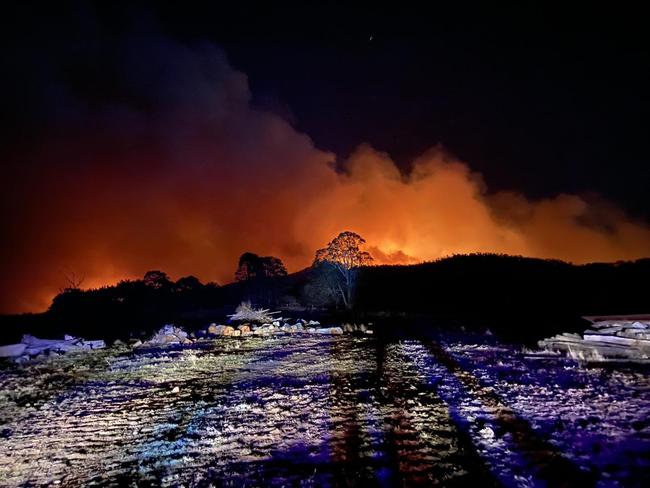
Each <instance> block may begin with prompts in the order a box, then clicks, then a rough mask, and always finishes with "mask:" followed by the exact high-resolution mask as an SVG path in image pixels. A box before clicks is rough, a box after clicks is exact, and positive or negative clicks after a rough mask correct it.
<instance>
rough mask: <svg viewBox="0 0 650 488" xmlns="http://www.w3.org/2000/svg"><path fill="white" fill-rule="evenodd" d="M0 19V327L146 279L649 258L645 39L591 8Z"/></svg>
mask: <svg viewBox="0 0 650 488" xmlns="http://www.w3.org/2000/svg"><path fill="white" fill-rule="evenodd" d="M492 3H494V2H490V5H487V4H486V5H484V6H482V7H480V8H478V7H476V6H475V5H474V4H473V3H470V2H467V3H465V2H449V4H453V5H451V6H450V5H449V4H448V3H431V5H429V6H428V7H427V8H426V9H424V8H422V6H421V5H420V3H412V4H411V3H405V2H400V3H397V4H395V3H394V4H392V5H390V6H388V7H380V6H378V4H379V2H375V4H374V5H371V6H366V7H354V8H351V7H349V6H347V5H345V4H340V5H339V4H336V3H333V2H321V3H320V4H319V5H317V6H314V5H308V4H307V3H306V2H304V5H302V6H295V5H291V6H280V5H279V4H278V3H276V2H264V3H262V2H260V3H250V2H245V1H239V2H236V3H235V4H227V3H224V2H204V3H194V2H169V3H164V2H160V1H150V2H27V1H25V2H16V3H15V4H10V5H3V7H2V12H1V15H0V18H2V23H3V25H2V29H0V35H1V36H2V49H1V53H0V54H1V59H0V62H1V66H2V71H1V72H2V76H1V77H0V96H1V97H2V105H1V110H0V123H2V126H3V130H2V131H1V132H0V210H1V212H0V228H1V229H2V239H0V269H2V270H3V273H4V277H5V279H4V282H3V283H1V284H0V312H2V311H17V310H19V311H24V310H39V309H43V308H44V307H46V306H47V304H48V303H49V301H50V300H51V297H52V296H53V295H54V294H55V293H56V291H57V290H58V289H59V288H61V286H64V285H65V281H64V278H63V276H64V275H65V274H67V273H69V272H74V273H75V274H76V275H85V276H86V277H87V280H86V282H85V285H86V286H90V287H96V286H101V285H105V284H108V283H113V282H115V281H117V280H119V279H124V278H134V277H141V276H142V275H143V274H144V272H145V271H147V270H149V269H162V270H164V271H166V272H168V273H170V275H172V277H173V278H174V279H176V278H178V277H180V276H183V275H187V274H194V275H196V276H198V277H199V278H201V279H202V280H204V281H207V280H217V281H219V282H222V283H223V282H227V281H229V280H231V279H232V273H233V272H234V268H235V267H236V263H237V258H238V256H239V255H240V254H241V253H242V252H244V251H251V252H255V253H257V254H260V255H273V256H278V257H280V258H281V259H283V260H284V262H285V263H286V264H287V267H288V269H289V270H290V271H295V270H298V269H301V268H302V267H305V266H308V265H309V264H310V263H311V262H312V260H313V255H314V254H313V253H314V251H315V250H316V249H318V248H319V247H322V246H323V245H324V244H326V243H327V242H328V240H330V239H331V238H332V237H334V236H335V235H336V234H337V233H338V232H340V231H342V230H354V231H356V232H359V233H360V234H362V235H363V236H364V237H366V239H367V240H368V242H369V245H370V246H372V249H371V251H372V253H373V255H374V256H375V258H376V260H377V262H382V263H391V262H418V261H422V260H432V259H437V258H439V257H442V256H446V255H449V254H453V253H468V252H501V253H508V254H522V255H528V256H537V257H541V258H555V259H564V260H569V261H573V262H593V261H616V260H621V259H637V258H640V257H645V256H650V198H648V188H650V170H649V169H648V168H649V164H648V163H649V161H648V159H649V158H648V153H647V135H648V132H649V131H648V123H647V120H648V115H649V113H650V104H649V100H648V93H647V87H648V86H650V73H649V59H648V49H649V46H650V43H649V42H648V41H649V39H648V36H649V34H648V32H649V30H648V29H647V28H646V25H645V23H644V22H645V18H646V17H645V16H644V15H643V14H642V12H641V11H640V10H634V9H631V8H626V7H623V6H619V5H614V4H608V5H607V6H606V7H599V6H595V5H594V4H593V3H591V2H590V3H586V2H585V3H579V2H578V3H577V2H570V3H571V10H567V9H566V7H565V6H563V5H560V6H559V7H558V8H556V7H547V6H545V5H547V4H546V2H544V3H542V2H540V3H534V2H524V1H518V2H500V3H499V6H496V7H495V6H494V5H492Z"/></svg>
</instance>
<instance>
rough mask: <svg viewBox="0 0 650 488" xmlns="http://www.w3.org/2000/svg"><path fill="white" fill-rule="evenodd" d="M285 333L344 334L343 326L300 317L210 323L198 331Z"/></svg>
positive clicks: (211, 335)
mask: <svg viewBox="0 0 650 488" xmlns="http://www.w3.org/2000/svg"><path fill="white" fill-rule="evenodd" d="M284 334H330V335H339V334H343V329H342V328H341V327H322V326H321V324H320V322H318V321H316V320H310V321H306V320H303V319H298V320H297V321H296V322H295V323H290V322H289V321H288V320H285V319H283V318H282V317H279V318H277V319H276V320H273V321H271V322H268V323H262V324H258V323H254V322H252V323H251V322H242V323H239V324H236V325H234V326H230V325H217V324H210V325H209V326H208V328H207V329H204V330H201V331H199V332H197V334H196V335H197V337H199V338H214V337H219V336H228V337H246V336H262V337H267V336H271V335H284Z"/></svg>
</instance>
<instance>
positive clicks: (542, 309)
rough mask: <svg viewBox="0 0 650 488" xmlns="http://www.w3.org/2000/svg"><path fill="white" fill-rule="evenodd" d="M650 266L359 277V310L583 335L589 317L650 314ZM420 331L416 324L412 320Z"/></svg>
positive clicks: (522, 261) (491, 257)
mask: <svg viewBox="0 0 650 488" xmlns="http://www.w3.org/2000/svg"><path fill="white" fill-rule="evenodd" d="M649 283H650V259H640V260H638V261H634V262H618V263H595V264H585V265H573V264H569V263H566V262H563V261H557V260H543V259H534V258H525V257H519V256H505V255H496V254H470V255H457V256H453V257H449V258H445V259H441V260H438V261H435V262H429V263H424V264H419V265H415V266H374V267H367V268H364V269H363V270H361V271H360V273H359V278H358V286H357V293H356V302H355V303H356V307H357V309H358V310H360V311H363V312H364V313H366V314H370V315H372V314H376V313H384V314H388V315H395V316H399V315H400V314H403V313H404V312H406V313H407V315H408V316H410V318H411V319H415V318H417V317H421V318H422V319H423V321H424V322H425V323H428V324H430V323H432V322H434V323H437V324H440V325H443V326H452V327H453V326H457V327H460V326H464V327H468V328H472V327H473V328H476V329H479V330H481V329H482V330H485V329H486V328H489V329H490V330H492V331H493V332H498V333H500V334H501V335H506V336H509V337H511V338H513V339H518V340H525V339H535V338H539V337H544V336H547V335H549V334H554V333H558V332H562V331H571V330H573V331H582V330H583V329H584V325H585V322H584V321H583V320H581V318H580V317H581V316H584V315H615V314H641V313H650V296H649V292H648V290H649V288H648V284H649ZM411 323H415V324H417V320H411Z"/></svg>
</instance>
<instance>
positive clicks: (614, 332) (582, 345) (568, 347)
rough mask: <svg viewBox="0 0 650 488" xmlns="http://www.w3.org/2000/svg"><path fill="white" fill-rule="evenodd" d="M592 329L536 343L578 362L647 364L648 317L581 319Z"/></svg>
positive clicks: (649, 342) (649, 347) (649, 354)
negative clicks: (589, 324) (586, 321)
mask: <svg viewBox="0 0 650 488" xmlns="http://www.w3.org/2000/svg"><path fill="white" fill-rule="evenodd" d="M584 318H585V319H587V320H589V321H590V322H591V327H590V328H589V329H587V330H585V331H584V333H583V334H582V335H580V334H570V333H564V334H559V335H556V336H554V337H550V338H548V339H544V340H541V341H539V343H538V345H539V347H541V348H543V349H545V350H546V351H549V352H561V353H566V354H567V356H569V357H571V358H573V359H576V360H578V361H581V362H634V363H650V316H648V315H627V316H603V317H584Z"/></svg>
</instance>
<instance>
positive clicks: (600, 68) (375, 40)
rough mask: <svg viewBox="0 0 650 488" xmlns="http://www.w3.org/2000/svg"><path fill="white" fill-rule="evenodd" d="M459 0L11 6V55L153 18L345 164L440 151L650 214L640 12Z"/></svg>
mask: <svg viewBox="0 0 650 488" xmlns="http://www.w3.org/2000/svg"><path fill="white" fill-rule="evenodd" d="M452 3H453V4H454V6H453V7H449V6H448V5H447V4H448V2H434V3H432V5H431V6H430V7H429V8H426V9H425V8H422V7H419V6H418V3H413V4H408V3H406V4H404V3H397V4H396V3H394V2H393V3H391V4H390V5H389V6H385V7H380V6H378V4H379V2H375V3H374V4H373V5H372V6H366V7H354V8H350V7H349V6H346V5H345V4H343V5H337V4H336V3H332V2H323V4H322V5H320V6H314V5H309V6H307V5H306V4H305V5H302V6H295V5H293V6H285V7H280V6H278V5H276V3H275V2H259V3H254V2H246V1H243V2H236V3H235V5H228V4H227V3H225V2H201V3H193V2H182V3H180V2H169V3H164V2H158V1H155V2H140V3H137V4H136V6H134V5H133V3H130V4H129V6H128V7H126V6H125V4H124V2H100V3H97V4H96V5H95V6H94V7H93V6H88V5H89V4H87V3H81V4H78V5H75V4H74V3H72V4H70V3H66V2H63V4H64V5H65V6H61V4H60V3H59V2H54V3H51V4H50V5H49V6H47V7H43V6H42V5H36V4H33V5H32V6H27V7H25V6H22V7H20V8H17V7H8V9H9V15H7V16H6V17H5V22H7V24H8V25H7V26H8V27H9V32H8V33H6V34H5V35H8V36H9V40H8V42H7V41H6V42H5V48H4V51H5V53H8V54H9V56H10V57H12V58H14V59H13V61H14V62H17V63H19V64H20V63H25V64H28V63H34V61H35V59H34V58H33V57H29V56H26V57H24V58H23V59H20V57H21V56H22V53H19V52H16V51H13V52H12V47H13V46H12V41H13V43H14V44H15V45H16V44H18V45H21V44H22V45H24V44H25V43H27V44H32V45H38V44H45V45H47V44H52V43H53V44H55V45H56V43H57V38H60V37H62V36H71V37H74V36H77V38H83V36H84V35H85V34H88V33H90V32H92V31H93V30H95V29H96V28H97V24H99V25H100V26H101V29H102V30H104V31H107V32H112V33H119V32H120V31H122V30H125V29H128V28H133V26H134V25H135V26H136V29H137V28H140V29H145V30H146V29H147V25H148V24H149V23H155V24H158V26H160V27H161V28H162V30H163V31H164V32H165V34H167V35H169V36H171V37H173V38H175V39H178V40H181V41H187V42H194V41H197V40H198V41H200V40H210V41H213V42H215V43H217V44H219V45H221V46H222V47H223V48H224V49H225V51H226V53H227V55H228V56H229V58H230V61H231V63H232V65H233V66H234V67H235V68H237V69H239V70H241V71H243V72H244V73H246V74H247V75H248V77H249V83H250V87H251V92H252V94H253V102H254V103H255V104H256V105H257V106H260V107H262V108H264V109H266V110H272V111H274V112H275V113H277V114H280V115H281V116H283V117H285V118H287V119H288V120H290V121H291V122H292V124H293V125H294V126H295V127H296V128H297V129H299V130H300V131H303V132H305V133H307V134H308V135H310V136H311V137H312V139H313V140H314V141H315V143H316V145H317V146H318V147H320V148H323V149H326V150H331V151H334V152H335V153H336V154H337V155H338V156H339V157H345V156H347V155H348V154H349V153H350V151H352V150H353V149H354V148H355V147H356V146H357V145H358V144H359V141H367V142H369V143H370V144H372V145H373V146H374V147H376V148H378V149H380V150H383V151H387V152H388V153H389V154H390V155H391V156H392V157H393V159H394V160H396V161H397V162H398V164H401V165H403V166H405V167H407V166H408V164H409V161H411V160H412V158H413V157H415V156H417V155H419V154H420V153H421V152H422V151H424V150H425V149H427V148H429V147H431V146H432V145H435V144H441V145H442V146H444V147H445V148H447V149H448V150H449V151H451V152H452V153H453V154H455V155H457V156H458V157H459V158H460V159H462V160H464V161H467V162H468V163H469V164H470V165H471V167H472V168H473V169H475V170H477V171H479V172H481V173H482V174H483V176H484V178H485V179H486V181H487V183H488V186H489V187H490V188H491V189H494V190H500V189H516V190H518V191H524V192H525V193H526V194H527V195H529V196H531V197H540V196H547V195H552V194H556V193H558V192H570V193H579V194H580V193H584V192H597V193H599V194H601V195H603V196H605V197H606V198H608V199H611V200H613V201H615V202H617V203H619V204H620V205H622V206H623V207H624V208H625V209H626V210H627V211H628V212H630V213H631V214H632V215H636V216H639V217H644V218H646V219H648V218H650V199H649V198H648V196H647V189H648V187H649V186H650V169H648V168H649V167H650V164H649V158H648V151H647V135H648V129H649V127H648V116H649V114H650V103H649V97H648V86H650V72H649V58H648V48H649V46H650V43H649V39H648V37H649V32H650V30H648V29H647V28H646V25H645V24H644V19H645V16H644V15H643V14H642V12H641V10H636V9H634V8H631V7H625V6H619V5H614V4H611V3H608V4H607V5H606V6H598V5H596V4H595V3H592V2H585V3H575V2H564V3H571V4H572V7H571V8H570V9H568V8H567V6H565V5H560V6H558V7H555V8H552V7H547V6H544V5H545V4H547V2H526V1H524V2H519V1H518V2H499V5H498V6H495V5H492V4H493V3H494V2H489V4H490V5H484V6H482V7H477V6H476V5H473V4H472V3H471V2H452ZM81 5H83V6H81ZM4 8H5V9H7V7H4ZM12 10H13V11H14V13H13V14H12V12H11V11H12ZM5 13H7V12H6V11H5ZM80 26H83V27H80ZM84 30H85V31H86V32H84ZM16 58H18V59H16ZM36 60H37V59H36ZM97 62H98V63H101V59H99V58H98V60H97ZM23 68H24V67H23ZM16 81H17V82H18V83H23V82H24V80H20V79H18V80H16ZM45 81H46V80H45ZM52 90H55V88H54V87H52ZM29 116H30V115H29V114H25V113H22V114H21V117H29Z"/></svg>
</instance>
